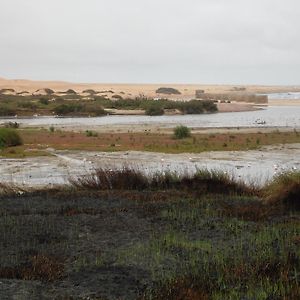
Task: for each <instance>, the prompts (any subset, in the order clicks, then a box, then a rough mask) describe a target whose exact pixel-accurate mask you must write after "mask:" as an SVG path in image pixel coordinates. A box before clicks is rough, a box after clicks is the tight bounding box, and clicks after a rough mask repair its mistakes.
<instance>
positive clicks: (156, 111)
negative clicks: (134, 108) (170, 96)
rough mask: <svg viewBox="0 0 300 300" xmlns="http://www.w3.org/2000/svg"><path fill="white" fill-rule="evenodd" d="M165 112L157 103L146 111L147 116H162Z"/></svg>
mask: <svg viewBox="0 0 300 300" xmlns="http://www.w3.org/2000/svg"><path fill="white" fill-rule="evenodd" d="M164 113H165V112H164V109H163V108H162V107H161V106H160V105H157V104H152V105H150V106H149V107H148V108H147V109H146V111H145V114H146V115H147V116H162V115H163V114H164Z"/></svg>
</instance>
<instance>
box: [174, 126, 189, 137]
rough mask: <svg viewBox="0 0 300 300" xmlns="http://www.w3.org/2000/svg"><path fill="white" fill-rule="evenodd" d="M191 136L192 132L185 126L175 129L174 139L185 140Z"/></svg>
mask: <svg viewBox="0 0 300 300" xmlns="http://www.w3.org/2000/svg"><path fill="white" fill-rule="evenodd" d="M190 136H191V130H190V129H189V128H188V127H186V126H183V125H179V126H177V127H175V129H174V137H175V138H176V139H184V138H188V137H190Z"/></svg>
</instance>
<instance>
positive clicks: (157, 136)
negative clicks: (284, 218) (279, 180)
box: [0, 129, 300, 157]
mask: <svg viewBox="0 0 300 300" xmlns="http://www.w3.org/2000/svg"><path fill="white" fill-rule="evenodd" d="M19 133H20V135H21V137H22V139H23V141H24V145H23V146H18V147H11V148H10V149H9V151H5V152H2V153H0V154H2V155H3V156H8V157H9V156H10V157H18V156H19V157H24V156H40V155H46V152H43V150H45V149H47V148H49V147H51V148H54V149H57V150H83V151H84V150H86V151H129V150H134V151H153V152H164V153H185V152H187V153H201V152H205V151H229V150H235V151H238V150H249V149H258V148H260V147H261V146H263V145H275V144H288V143H299V142H300V134H299V133H298V132H297V131H291V132H279V131H276V132H275V131H274V132H270V133H222V134H196V133H193V132H192V137H191V138H187V139H183V140H176V139H174V138H173V135H172V134H162V133H158V132H157V133H154V132H142V133H98V134H97V135H96V134H95V135H96V136H87V135H86V132H82V133H79V132H68V131H59V130H55V131H54V132H50V131H49V130H32V129H30V130H29V129H24V130H19Z"/></svg>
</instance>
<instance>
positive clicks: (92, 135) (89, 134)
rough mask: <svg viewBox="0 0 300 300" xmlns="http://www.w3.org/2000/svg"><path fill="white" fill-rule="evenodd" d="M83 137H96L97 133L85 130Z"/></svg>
mask: <svg viewBox="0 0 300 300" xmlns="http://www.w3.org/2000/svg"><path fill="white" fill-rule="evenodd" d="M85 135H86V136H88V137H97V136H98V133H97V132H95V131H92V130H86V132H85Z"/></svg>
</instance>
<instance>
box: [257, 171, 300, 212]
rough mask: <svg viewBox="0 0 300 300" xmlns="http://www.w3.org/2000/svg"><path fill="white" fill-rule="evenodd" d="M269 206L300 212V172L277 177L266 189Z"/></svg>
mask: <svg viewBox="0 0 300 300" xmlns="http://www.w3.org/2000/svg"><path fill="white" fill-rule="evenodd" d="M263 195H264V197H265V201H266V202H267V204H269V205H276V206H282V207H283V208H285V209H292V210H297V211H300V172H287V173H284V174H280V175H278V176H276V177H275V178H274V179H273V180H272V181H271V182H270V183H269V184H268V185H267V186H266V187H265V188H264V189H263Z"/></svg>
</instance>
